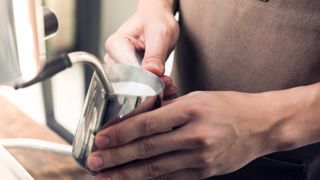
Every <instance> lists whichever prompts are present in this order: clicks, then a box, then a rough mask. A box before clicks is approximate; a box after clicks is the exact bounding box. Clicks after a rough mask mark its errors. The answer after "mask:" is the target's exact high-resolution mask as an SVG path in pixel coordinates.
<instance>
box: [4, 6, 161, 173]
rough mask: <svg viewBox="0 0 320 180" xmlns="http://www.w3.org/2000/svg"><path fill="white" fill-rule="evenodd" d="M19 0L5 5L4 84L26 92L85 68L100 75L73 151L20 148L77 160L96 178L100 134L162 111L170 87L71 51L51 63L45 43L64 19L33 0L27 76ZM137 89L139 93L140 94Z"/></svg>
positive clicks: (43, 145)
mask: <svg viewBox="0 0 320 180" xmlns="http://www.w3.org/2000/svg"><path fill="white" fill-rule="evenodd" d="M14 1H15V0H1V1H0V85H7V86H11V87H13V88H15V89H20V88H25V87H28V86H31V85H33V84H35V83H38V82H41V81H43V80H46V79H47V78H50V77H52V76H53V75H55V74H57V73H59V72H60V71H63V70H65V69H67V68H70V67H72V66H73V65H74V64H79V63H80V64H85V65H89V66H90V67H91V68H92V69H93V70H94V74H93V77H92V80H91V83H90V87H89V90H88V93H87V95H86V100H85V104H84V107H83V111H82V114H81V117H80V120H79V123H78V126H77V127H78V128H77V131H76V134H75V138H74V140H73V146H72V147H71V146H69V145H61V144H54V143H50V142H44V141H39V140H33V141H32V140H30V139H29V140H28V139H24V141H23V142H21V141H20V142H18V141H17V143H16V144H15V145H16V146H21V147H28V148H38V149H42V150H49V151H54V152H58V153H63V154H68V155H73V157H74V159H75V160H76V162H78V164H79V165H80V166H81V167H82V168H83V169H85V170H86V171H87V172H89V173H91V174H95V173H96V172H93V171H91V170H90V169H89V168H88V165H87V158H88V155H89V154H90V153H91V152H93V151H95V150H96V147H95V144H94V138H95V135H96V133H97V131H99V130H100V129H101V128H105V127H106V126H110V125H113V124H115V123H119V122H121V121H123V120H125V119H126V118H128V117H130V116H133V115H136V114H139V113H143V112H146V111H150V110H153V109H155V108H157V107H160V106H161V101H162V96H163V91H164V88H165V87H164V84H163V82H162V81H161V80H160V78H158V77H157V76H156V75H154V74H152V73H150V72H147V71H145V70H143V69H142V68H140V67H137V66H131V65H124V64H105V63H103V62H101V61H100V60H99V59H98V58H97V57H95V56H94V55H91V54H89V53H87V52H71V53H68V54H63V55H61V56H59V57H57V58H56V59H53V60H51V61H49V62H45V59H46V58H45V54H44V52H45V51H44V49H45V48H44V46H43V44H44V41H45V39H47V38H49V37H50V36H52V35H53V34H54V33H56V31H57V29H58V20H57V18H56V16H55V15H54V13H53V12H51V11H50V10H49V9H48V8H45V7H41V6H36V3H37V2H41V1H40V0H30V2H31V3H29V6H30V7H29V9H30V11H29V12H30V13H29V14H28V17H29V20H30V23H29V25H30V26H29V27H25V28H28V29H29V30H31V31H30V32H32V34H31V35H30V36H32V38H31V39H32V41H33V43H32V45H33V46H34V47H33V51H34V59H30V60H27V61H32V62H30V63H34V64H35V65H36V67H37V68H36V72H35V73H34V76H33V77H31V78H25V77H23V76H22V75H21V70H20V69H21V68H20V63H21V61H22V60H24V61H25V59H23V57H19V48H18V45H17V37H18V36H17V35H18V34H17V32H19V31H18V29H17V26H16V22H15V16H14V8H13V6H14V3H13V2H14ZM16 1H18V0H16ZM138 62H139V60H138ZM133 89H135V90H136V91H135V93H134V94H133V93H132V90H133ZM12 142H13V140H11V141H10V142H9V141H1V139H0V145H1V144H5V145H6V146H14V145H13V143H12ZM0 148H1V146H0ZM0 158H1V157H0ZM0 160H1V159H0ZM0 177H1V176H0ZM21 179H28V178H21Z"/></svg>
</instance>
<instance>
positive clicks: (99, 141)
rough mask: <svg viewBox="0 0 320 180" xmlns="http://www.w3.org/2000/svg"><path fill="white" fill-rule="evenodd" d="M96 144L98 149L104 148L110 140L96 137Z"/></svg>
mask: <svg viewBox="0 0 320 180" xmlns="http://www.w3.org/2000/svg"><path fill="white" fill-rule="evenodd" d="M96 144H97V146H98V147H106V146H108V145H109V144H110V138H109V137H107V136H97V137H96Z"/></svg>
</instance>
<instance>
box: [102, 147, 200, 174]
mask: <svg viewBox="0 0 320 180" xmlns="http://www.w3.org/2000/svg"><path fill="white" fill-rule="evenodd" d="M193 166H194V165H193V158H192V156H191V155H190V154H189V153H188V152H175V153H171V154H167V155H163V156H160V157H158V158H154V159H151V160H148V161H139V162H135V163H132V164H129V165H126V166H122V167H117V168H114V169H111V170H107V171H104V172H102V173H100V174H98V175H97V178H102V177H104V178H111V179H117V180H131V179H132V180H136V179H154V178H156V177H159V176H162V175H167V174H170V173H173V172H176V171H180V170H184V169H189V168H193ZM175 176H177V175H175Z"/></svg>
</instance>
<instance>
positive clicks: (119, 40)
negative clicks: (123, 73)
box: [105, 35, 140, 66]
mask: <svg viewBox="0 0 320 180" xmlns="http://www.w3.org/2000/svg"><path fill="white" fill-rule="evenodd" d="M137 41H139V40H137V39H134V38H131V37H123V36H118V35H113V36H111V37H109V38H108V40H107V42H106V45H105V47H106V51H107V54H108V56H105V61H106V62H109V61H111V62H112V61H115V62H117V63H123V64H131V65H135V66H140V65H139V59H138V58H137V56H136V51H137V50H138V51H139V49H138V48H139V47H137V46H139V45H137V44H138V43H137Z"/></svg>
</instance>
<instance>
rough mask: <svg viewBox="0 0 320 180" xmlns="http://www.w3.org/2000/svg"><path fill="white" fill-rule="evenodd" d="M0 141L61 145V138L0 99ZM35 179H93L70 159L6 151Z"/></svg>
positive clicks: (21, 150)
mask: <svg viewBox="0 0 320 180" xmlns="http://www.w3.org/2000/svg"><path fill="white" fill-rule="evenodd" d="M0 138H36V139H41V140H48V141H52V142H58V143H65V144H67V142H66V141H64V140H63V139H62V138H61V137H59V136H58V135H57V134H55V133H54V132H53V131H51V130H50V129H49V128H47V127H45V126H42V125H40V124H38V123H36V122H35V121H33V120H32V119H31V118H30V117H28V116H27V115H26V114H25V113H23V112H21V111H20V110H19V109H18V108H16V107H15V106H14V105H13V104H12V103H11V102H9V101H8V100H6V99H5V98H4V97H2V96H0ZM7 150H8V151H9V152H10V153H11V154H12V155H13V156H14V157H15V158H16V159H17V160H18V161H19V162H20V163H21V164H22V166H23V167H24V168H25V169H26V170H27V171H28V172H29V173H30V174H31V176H33V177H34V178H35V179H40V180H42V179H59V180H62V179H81V180H85V179H93V177H92V176H90V175H89V174H87V173H85V172H84V171H83V170H82V169H81V168H80V167H78V165H77V164H76V162H75V161H74V160H73V158H72V157H71V156H67V155H59V154H55V153H51V152H44V151H40V150H31V149H22V148H8V149H7Z"/></svg>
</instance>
